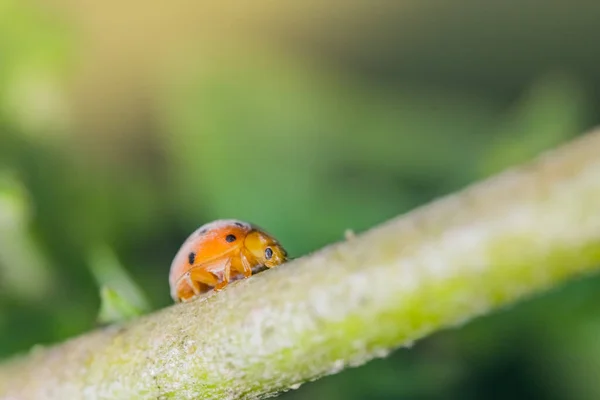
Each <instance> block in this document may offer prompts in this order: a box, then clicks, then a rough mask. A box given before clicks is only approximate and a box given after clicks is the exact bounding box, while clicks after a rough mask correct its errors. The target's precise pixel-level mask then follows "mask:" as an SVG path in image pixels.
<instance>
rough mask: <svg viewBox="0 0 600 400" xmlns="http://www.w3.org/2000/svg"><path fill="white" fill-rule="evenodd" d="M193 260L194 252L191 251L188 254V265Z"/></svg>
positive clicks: (194, 257)
mask: <svg viewBox="0 0 600 400" xmlns="http://www.w3.org/2000/svg"><path fill="white" fill-rule="evenodd" d="M195 260H196V253H194V252H193V251H192V252H191V253H190V254H188V261H189V263H190V265H192V264H193V263H194V261H195Z"/></svg>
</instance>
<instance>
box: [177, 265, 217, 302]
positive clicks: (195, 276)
mask: <svg viewBox="0 0 600 400" xmlns="http://www.w3.org/2000/svg"><path fill="white" fill-rule="evenodd" d="M184 278H185V280H186V282H187V284H188V285H189V286H190V287H191V288H192V290H193V291H194V295H196V296H197V295H199V294H200V293H201V291H200V285H199V283H202V284H204V285H208V286H216V285H217V284H218V283H219V279H218V278H217V277H216V276H215V275H214V274H212V273H211V272H208V271H206V270H203V269H201V268H192V269H191V270H189V271H188V272H187V273H186V274H185V276H184Z"/></svg>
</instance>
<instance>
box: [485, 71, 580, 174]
mask: <svg viewBox="0 0 600 400" xmlns="http://www.w3.org/2000/svg"><path fill="white" fill-rule="evenodd" d="M587 102H588V99H587V96H586V93H585V91H584V88H583V86H582V85H581V84H580V82H579V81H577V80H576V79H574V78H572V77H570V76H567V75H562V74H549V75H545V76H543V77H541V78H540V79H539V80H538V81H537V82H535V84H534V85H533V86H532V87H531V88H530V89H529V91H528V92H527V93H526V94H525V95H524V96H523V97H522V98H521V99H520V100H519V101H518V102H517V103H516V104H515V105H514V107H513V109H512V110H511V111H510V112H508V113H507V115H506V117H505V118H504V121H502V122H501V123H500V124H499V128H498V129H497V130H496V131H495V132H494V133H493V135H492V137H493V138H494V141H493V143H492V145H491V147H490V149H489V150H488V151H487V152H485V153H484V155H483V157H482V161H481V163H480V164H481V166H480V171H481V174H482V175H483V176H487V175H491V174H493V173H495V172H498V171H500V170H502V169H504V168H507V167H509V166H512V165H517V164H519V163H522V162H524V161H526V160H528V159H531V158H533V157H535V156H537V155H538V154H539V153H541V152H542V151H544V150H547V149H550V148H552V147H555V146H557V145H558V144H559V143H562V142H564V141H566V140H568V139H569V138H571V137H573V136H575V135H576V134H577V133H579V132H581V131H582V130H583V128H584V124H585V120H586V118H585V117H586V112H587V106H586V104H587Z"/></svg>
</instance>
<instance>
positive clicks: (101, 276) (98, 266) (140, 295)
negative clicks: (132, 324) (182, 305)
mask: <svg viewBox="0 0 600 400" xmlns="http://www.w3.org/2000/svg"><path fill="white" fill-rule="evenodd" d="M89 265H90V269H91V271H92V273H93V275H94V277H95V278H96V282H97V283H98V286H99V287H100V296H101V300H102V303H101V307H100V311H99V317H98V318H99V321H101V322H104V323H106V322H109V321H111V322H114V321H116V320H120V319H127V318H130V317H132V316H136V315H140V314H143V313H146V312H148V311H150V309H151V307H150V303H149V302H148V300H147V298H146V295H145V294H144V292H143V291H142V289H141V288H139V287H138V286H137V284H136V283H135V282H134V281H133V279H132V278H131V277H130V276H129V274H128V273H127V272H126V270H125V268H123V266H122V265H121V264H120V263H119V261H118V259H117V257H116V255H115V254H114V253H113V252H112V251H111V250H110V249H109V248H108V247H106V246H97V247H96V248H95V249H94V250H93V251H92V252H91V255H90V260H89Z"/></svg>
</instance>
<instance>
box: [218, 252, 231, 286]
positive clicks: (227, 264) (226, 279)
mask: <svg viewBox="0 0 600 400" xmlns="http://www.w3.org/2000/svg"><path fill="white" fill-rule="evenodd" d="M230 279H231V259H229V260H227V261H226V262H225V268H224V269H223V280H222V281H221V282H219V283H217V284H216V285H215V291H219V290H221V289H223V288H224V287H225V286H227V285H228V284H229V280H230Z"/></svg>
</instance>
